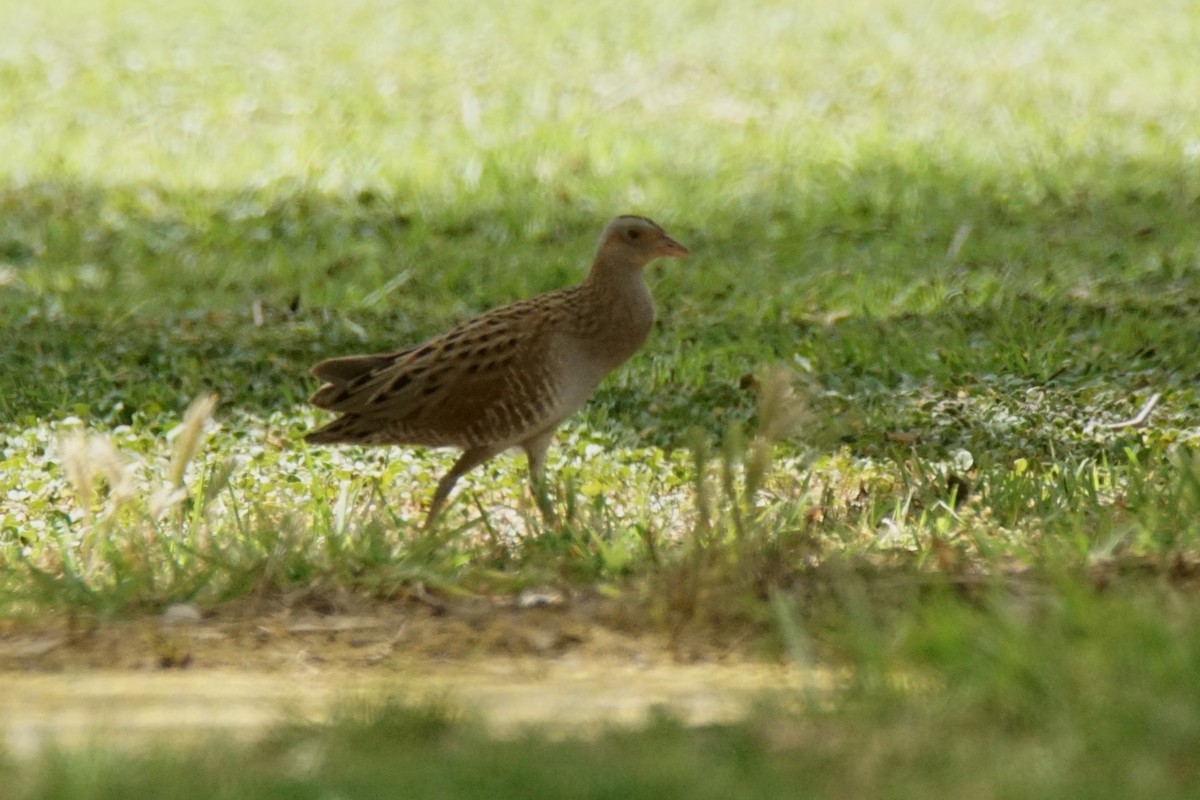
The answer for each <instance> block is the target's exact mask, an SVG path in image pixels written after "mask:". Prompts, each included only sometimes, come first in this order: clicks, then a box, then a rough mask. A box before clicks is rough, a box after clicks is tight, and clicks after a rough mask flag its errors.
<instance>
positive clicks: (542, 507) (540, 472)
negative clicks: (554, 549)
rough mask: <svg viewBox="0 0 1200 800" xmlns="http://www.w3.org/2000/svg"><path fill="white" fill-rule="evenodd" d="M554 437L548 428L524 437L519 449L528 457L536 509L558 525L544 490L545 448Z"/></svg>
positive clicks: (549, 522)
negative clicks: (529, 437) (529, 436)
mask: <svg viewBox="0 0 1200 800" xmlns="http://www.w3.org/2000/svg"><path fill="white" fill-rule="evenodd" d="M553 438H554V429H553V428H552V429H550V430H548V431H546V432H544V433H539V434H538V435H536V436H534V437H533V438H532V439H526V440H525V441H524V442H522V443H521V449H523V450H524V451H525V455H526V457H527V458H528V459H529V488H530V489H531V490H532V491H533V499H534V502H536V503H537V506H538V510H539V511H541V512H542V517H543V518H544V519H545V520H546V523H547V524H549V525H552V526H555V527H557V526H558V514H557V513H555V511H554V504H553V503H551V502H550V495H549V494H548V493H547V491H546V450H547V449H548V448H549V447H550V440H551V439H553Z"/></svg>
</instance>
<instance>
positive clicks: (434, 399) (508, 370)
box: [310, 293, 557, 431]
mask: <svg viewBox="0 0 1200 800" xmlns="http://www.w3.org/2000/svg"><path fill="white" fill-rule="evenodd" d="M552 294H557V293H552ZM551 299H552V298H551V297H550V296H549V295H543V296H541V297H540V298H533V299H532V300H527V301H522V302H519V303H514V304H512V305H509V306H504V307H502V308H499V309H495V310H494V311H492V312H489V313H487V314H484V315H483V316H480V317H476V318H475V319H472V320H469V321H467V322H464V323H462V324H460V325H458V326H456V327H454V328H452V329H451V330H449V331H447V332H446V333H444V334H442V335H440V336H437V337H434V338H433V339H430V340H429V341H427V342H425V343H423V344H421V345H417V346H416V347H410V348H408V349H405V350H401V351H398V352H396V353H389V354H383V355H368V356H349V357H346V358H336V359H330V360H328V361H323V362H321V363H320V364H318V365H317V366H316V367H314V368H313V374H314V375H316V376H317V377H319V378H322V379H324V380H326V381H328V383H326V384H325V385H324V386H322V387H321V388H320V389H318V390H317V391H316V392H315V393H314V394H313V396H312V397H311V398H310V402H311V403H312V404H313V405H315V406H317V407H319V408H324V409H328V410H330V411H336V412H340V413H343V414H351V415H354V416H355V417H358V418H359V420H360V421H361V422H363V423H368V424H369V423H371V422H375V423H377V424H379V425H381V426H387V427H389V428H393V429H398V430H411V431H416V430H429V431H453V430H461V429H462V426H465V425H469V424H470V423H471V422H472V421H474V420H476V419H479V418H480V417H482V416H483V415H484V414H486V413H487V411H488V409H489V408H491V407H493V406H494V405H495V404H496V403H497V402H498V401H499V400H500V399H502V397H503V396H504V394H505V392H506V391H507V392H509V393H511V391H512V390H511V389H509V388H506V387H510V386H512V385H514V383H528V382H529V376H530V375H532V374H536V373H539V372H540V371H541V367H542V365H541V360H543V359H544V350H545V342H546V336H545V334H546V330H545V329H546V328H547V327H548V326H550V325H552V324H553V323H554V322H555V315H554V314H545V313H538V311H539V309H538V308H535V307H534V305H535V304H536V305H541V306H542V307H543V308H545V307H546V305H545V304H546V303H547V301H549V300H551ZM553 306H554V304H553V303H552V302H551V303H550V307H551V308H553ZM531 388H533V387H531Z"/></svg>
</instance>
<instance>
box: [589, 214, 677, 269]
mask: <svg viewBox="0 0 1200 800" xmlns="http://www.w3.org/2000/svg"><path fill="white" fill-rule="evenodd" d="M688 252H689V251H688V249H687V248H686V247H684V246H683V245H681V244H680V243H679V242H677V241H675V240H674V239H672V238H671V237H670V236H668V235H667V232H666V231H664V230H663V229H662V228H661V227H660V226H659V225H658V224H657V223H655V222H652V221H651V220H648V219H646V218H645V217H635V216H631V215H629V216H621V217H617V218H616V219H614V220H613V221H612V222H610V223H608V227H606V228H605V229H604V233H602V234H601V235H600V248H599V250H598V251H597V253H596V257H597V258H598V259H599V258H603V259H604V260H606V261H610V262H614V261H615V262H620V263H625V264H629V265H630V266H634V267H637V268H639V269H640V268H641V267H644V266H645V265H646V264H648V263H650V262H651V261H653V260H654V259H656V258H661V257H664V256H675V257H677V258H683V257H684V256H686V255H688Z"/></svg>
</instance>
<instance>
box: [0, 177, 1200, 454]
mask: <svg viewBox="0 0 1200 800" xmlns="http://www.w3.org/2000/svg"><path fill="white" fill-rule="evenodd" d="M814 169H816V168H814ZM818 172H819V174H814V175H812V176H809V177H810V178H811V180H810V181H809V186H808V188H795V189H794V190H793V188H792V187H784V188H786V189H787V191H785V190H784V188H781V189H780V191H779V192H778V193H777V194H772V195H769V196H763V197H759V198H756V202H755V203H754V204H753V205H746V204H740V205H734V206H731V207H725V208H721V209H720V213H719V214H717V213H716V211H715V209H714V210H713V211H712V212H711V213H710V214H709V215H708V218H707V219H683V220H680V221H679V222H676V221H675V220H669V222H670V226H671V227H672V228H673V229H682V230H681V232H680V236H681V238H684V239H686V240H688V242H689V244H690V245H692V247H693V250H694V251H695V252H696V254H697V256H696V258H694V259H693V261H692V263H691V264H690V265H688V268H687V271H686V272H685V273H682V274H679V275H676V274H674V273H666V277H665V278H664V279H663V281H662V285H660V286H658V287H657V291H658V292H659V295H660V296H659V301H660V305H661V307H662V323H661V325H660V329H659V331H658V332H657V333H656V335H655V336H654V338H653V339H652V341H651V344H650V345H649V346H648V348H647V351H646V352H645V353H643V354H642V355H641V356H639V357H638V358H636V359H635V360H634V361H633V362H632V363H631V364H630V365H629V366H628V367H626V370H628V371H629V374H630V375H631V376H632V377H630V378H629V379H627V380H618V381H616V382H610V383H609V384H607V385H606V386H605V387H604V388H602V390H601V391H600V393H599V397H600V402H601V404H602V405H603V407H604V408H606V409H607V410H608V413H611V414H612V415H615V416H618V417H622V416H624V417H626V418H628V419H630V420H633V421H635V423H636V424H635V426H634V427H638V428H641V429H645V428H646V427H647V425H649V426H651V427H653V428H654V430H652V431H651V432H650V436H651V437H652V438H653V439H655V440H657V441H658V442H660V443H670V442H673V441H677V440H678V439H679V436H680V435H681V433H682V432H683V431H684V430H686V429H687V428H689V427H691V426H693V425H696V424H702V425H710V426H712V427H714V428H715V429H716V430H718V431H719V430H720V428H721V427H722V426H724V425H725V424H726V423H728V422H729V421H731V420H737V419H742V418H745V417H747V416H748V415H749V413H750V409H751V406H752V398H753V392H747V391H744V389H743V387H742V386H741V385H740V383H741V382H742V381H743V379H744V376H745V375H747V374H748V373H751V372H753V371H754V370H755V369H757V368H758V367H760V366H761V365H762V364H763V363H767V362H770V361H775V360H784V361H788V360H791V359H793V357H794V356H795V355H797V354H800V355H801V356H802V357H803V359H805V360H806V361H807V363H808V364H810V365H811V367H812V375H811V377H812V380H813V382H814V384H815V385H816V386H818V387H819V388H820V389H821V390H823V391H826V392H829V393H834V394H837V395H839V396H841V397H842V398H845V399H847V400H848V402H850V403H851V404H853V403H854V402H856V401H857V400H858V399H860V398H863V397H868V396H869V397H871V399H870V400H869V402H870V403H871V404H874V407H875V408H876V409H879V408H881V405H880V404H883V406H886V404H887V402H888V401H887V396H888V393H889V392H892V390H895V389H896V388H898V387H904V386H912V385H920V384H925V385H928V386H929V387H930V391H931V393H933V394H936V393H938V392H950V391H955V390H957V389H959V388H961V387H962V386H963V385H966V384H970V383H972V382H973V381H977V380H979V379H981V377H982V378H984V379H991V378H993V377H995V376H1010V377H1014V378H1016V379H1018V382H1020V383H1022V384H1023V385H1024V386H1026V387H1028V386H1038V385H1047V386H1055V385H1057V386H1060V387H1066V388H1068V389H1070V388H1071V387H1072V386H1079V385H1083V384H1084V383H1089V382H1097V381H1098V382H1105V383H1108V384H1110V385H1112V386H1114V387H1118V388H1123V390H1125V391H1127V392H1129V393H1133V392H1135V391H1137V390H1138V389H1140V388H1143V387H1152V386H1156V385H1164V386H1169V385H1178V384H1179V383H1180V382H1181V381H1194V379H1195V377H1196V369H1197V368H1196V366H1195V362H1194V357H1193V355H1194V343H1195V342H1196V341H1200V314H1197V310H1198V309H1200V285H1198V281H1197V276H1196V253H1197V243H1196V234H1195V226H1194V219H1195V210H1196V204H1197V198H1196V197H1195V196H1194V190H1192V189H1191V188H1189V185H1188V181H1187V179H1186V178H1187V176H1186V175H1179V174H1178V173H1177V171H1175V168H1174V167H1173V166H1168V165H1156V164H1146V163H1128V164H1123V165H1121V164H1118V165H1116V166H1113V165H1107V164H1105V165H1101V164H1093V163H1090V162H1087V163H1082V164H1081V165H1078V168H1077V169H1076V170H1075V171H1074V172H1069V173H1066V174H1065V176H1049V177H1047V179H1046V184H1045V185H1042V186H1038V187H1033V188H1027V189H1025V190H1023V191H1020V192H1017V191H1015V190H1014V189H1013V188H1012V187H1005V186H1000V185H996V184H995V182H994V181H990V180H988V179H986V178H983V177H979V176H975V175H971V174H962V175H948V174H944V173H937V172H936V171H930V170H928V169H925V170H922V171H913V170H910V169H906V168H905V167H903V166H900V165H888V164H880V165H878V166H877V167H875V168H874V169H872V170H870V171H869V172H864V173H860V174H856V175H852V176H846V175H844V174H842V173H840V172H838V170H837V169H836V167H834V166H830V167H828V168H825V169H824V171H820V170H818ZM1100 177H1103V178H1104V179H1103V180H1101V179H1100ZM683 183H684V184H687V185H692V184H693V183H694V180H691V179H687V178H684V180H683ZM834 189H836V190H837V191H836V192H834V191H833V190H834ZM411 195H412V193H410V192H406V190H405V189H404V187H394V188H392V189H383V188H381V189H379V190H377V191H375V190H364V191H358V192H356V193H348V194H346V195H344V196H339V195H331V194H326V193H320V192H316V191H313V190H311V189H309V188H307V187H305V186H303V185H295V186H286V185H276V186H271V187H266V188H262V189H247V190H246V191H243V192H228V193H217V192H208V193H204V192H183V193H180V192H177V191H172V190H167V189H164V188H162V187H155V186H145V185H136V186H117V187H99V186H87V185H81V184H77V183H61V184H57V183H42V184H34V185H27V186H8V187H0V212H2V213H3V215H4V222H3V225H2V226H0V257H2V258H3V259H4V261H5V262H7V263H8V264H9V265H10V267H9V274H10V278H11V276H12V275H15V276H16V280H15V282H14V281H12V280H10V281H9V282H10V284H12V285H15V286H17V287H20V288H19V289H13V288H11V287H10V288H9V289H6V290H5V291H6V292H7V295H8V296H7V297H3V296H0V315H2V316H3V317H4V318H5V328H6V333H7V335H6V336H5V337H3V340H2V341H0V363H4V364H5V365H6V369H5V370H4V371H3V373H2V374H0V413H2V414H3V416H4V417H5V418H7V419H17V420H25V419H28V418H31V417H32V418H54V417H62V416H66V415H72V414H74V415H80V416H89V417H92V418H98V419H101V420H104V421H106V422H109V423H114V424H119V423H122V422H129V421H130V420H131V419H132V417H133V415H134V413H135V412H136V411H139V410H143V411H145V410H148V411H151V412H153V411H154V410H155V409H169V410H172V411H173V412H177V411H179V410H182V409H183V408H184V407H185V406H186V404H187V402H188V401H189V400H190V399H191V398H193V397H194V396H196V395H198V394H200V393H203V392H209V391H215V392H217V393H219V394H220V395H221V397H222V399H223V402H224V403H225V404H227V405H231V406H236V407H238V408H241V409H245V410H248V411H251V412H263V413H265V412H271V411H275V410H280V409H287V408H290V407H293V406H295V405H296V404H299V403H302V402H303V401H304V398H305V397H306V396H307V394H308V393H309V391H311V389H312V388H313V387H314V385H315V381H314V380H312V379H310V378H308V377H307V369H308V367H309V365H311V364H312V363H314V362H315V361H317V360H319V359H321V358H324V357H328V356H331V355H335V354H345V353H351V352H372V351H380V350H388V349H393V348H395V347H397V346H400V345H402V344H405V343H410V342H414V341H418V340H419V339H421V338H422V337H424V336H426V335H429V334H432V333H435V332H437V330H439V329H440V328H441V327H442V326H444V325H445V324H448V323H450V322H452V321H454V320H456V319H460V318H463V317H465V316H468V315H470V314H472V313H476V312H478V311H481V310H483V309H485V308H487V307H489V306H491V305H495V304H498V303H501V302H505V301H508V300H511V299H516V298H518V297H521V296H524V295H527V294H530V293H533V292H537V291H542V290H546V289H549V288H553V287H555V286H560V285H563V284H566V283H569V282H571V281H573V280H575V279H576V277H577V276H578V272H579V269H580V267H579V262H580V261H581V260H583V259H586V253H587V252H588V251H589V250H590V247H591V240H592V237H594V235H595V230H596V229H597V228H598V226H599V224H600V223H601V222H602V218H603V217H604V216H607V212H606V213H603V214H598V213H596V212H595V211H594V210H593V209H591V208H588V207H586V206H585V204H581V203H577V202H576V203H572V202H569V201H561V200H556V199H553V198H546V197H545V196H544V193H533V192H531V194H530V195H529V196H530V197H535V198H540V199H535V200H526V201H525V202H524V204H518V203H514V204H512V205H507V206H504V207H480V208H474V209H472V210H468V207H467V206H466V205H462V206H456V207H451V208H445V209H439V210H435V211H434V212H430V211H428V210H426V211H424V212H422V213H418V212H417V211H416V210H415V208H416V207H417V206H416V204H415V200H414V198H413V197H412V196H411ZM626 210H636V209H613V210H612V211H626ZM435 220H436V221H435ZM965 223H971V224H972V225H973V228H972V229H973V230H974V231H975V232H974V233H972V234H969V235H970V236H971V237H972V238H971V240H970V242H969V243H968V245H967V246H966V247H964V248H963V250H962V252H961V253H960V254H956V255H955V256H953V257H952V256H950V255H948V253H947V243H948V242H952V241H953V240H954V239H955V237H956V235H958V234H959V233H961V232H962V231H965V230H968V229H967V228H964V227H963V226H964V224H965ZM529 230H534V231H535V232H534V233H532V234H530V233H528V231H529ZM964 235H966V234H964ZM1189 254H1190V255H1189ZM1189 258H1190V259H1191V260H1190V261H1189ZM747 262H755V263H756V264H762V263H764V262H769V263H771V264H775V265H776V267H777V268H778V269H779V270H780V271H782V270H783V269H784V268H785V267H784V265H787V266H786V270H787V280H781V279H780V278H781V275H780V274H779V273H778V272H776V273H774V274H772V273H771V271H770V270H769V269H762V268H756V269H748V268H747ZM529 265H532V266H529ZM523 267H525V268H523ZM532 267H536V269H533V268H532ZM851 284H853V285H852V286H850V285H851ZM848 286H850V288H847V287H848ZM914 292H916V293H917V294H920V293H922V292H923V294H921V298H923V299H921V298H917V299H914V296H915V295H914ZM902 298H907V299H902ZM930 298H932V299H930ZM889 301H890V302H889ZM256 307H257V309H258V311H257V312H256V311H255V308H256ZM809 308H812V309H813V310H814V311H815V312H817V316H819V313H820V312H821V311H823V310H830V309H835V310H836V308H845V309H846V315H845V316H842V317H840V318H839V319H837V320H836V321H832V322H828V323H826V322H819V321H814V317H812V316H809V315H807V314H806V313H805V310H806V309H809ZM333 309H338V310H337V311H334V310H333ZM256 317H259V319H258V320H256V319H255V318H256ZM256 321H258V322H261V324H256ZM894 399H895V402H900V403H908V402H911V398H910V397H908V396H906V395H903V394H900V395H895V396H894ZM830 408H831V409H834V406H830ZM835 410H836V409H835ZM710 412H711V413H710ZM902 416H903V412H902V410H900V409H892V410H891V411H888V410H887V409H886V408H884V409H883V410H882V411H881V412H880V413H879V414H877V415H876V416H875V417H874V418H873V421H874V422H876V423H879V422H883V423H885V424H886V422H887V420H888V419H889V418H892V417H902ZM848 436H849V440H851V441H852V440H854V438H855V436H854V434H853V433H851V434H848Z"/></svg>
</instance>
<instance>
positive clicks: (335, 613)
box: [0, 589, 825, 755]
mask: <svg viewBox="0 0 1200 800" xmlns="http://www.w3.org/2000/svg"><path fill="white" fill-rule="evenodd" d="M638 613H639V612H638V611H637V610H636V607H634V606H632V605H631V604H629V603H627V602H622V601H617V600H610V599H607V598H603V597H600V596H596V595H590V596H567V595H566V594H564V593H563V592H561V591H560V590H557V589H544V590H526V591H524V592H522V593H521V594H518V595H517V596H515V597H509V598H501V599H486V598H472V599H455V600H447V599H444V598H438V597H434V596H431V595H429V594H427V593H425V592H423V591H420V590H417V591H414V592H413V593H412V594H411V596H409V597H408V598H406V599H401V600H396V601H393V602H381V601H367V600H363V599H361V598H355V597H352V596H348V595H343V594H339V593H333V594H328V593H324V594H323V593H320V592H305V593H303V594H297V595H293V596H291V597H276V598H273V599H271V600H257V601H255V600H244V601H241V602H239V603H236V604H231V605H229V606H225V607H222V608H218V609H214V610H207V611H201V610H200V609H197V608H195V607H192V606H188V605H181V606H175V607H173V608H170V609H168V610H167V611H166V612H165V613H163V614H158V615H154V616H148V617H144V618H140V619H126V620H108V621H101V622H95V621H93V622H92V623H90V624H85V623H84V622H82V621H80V620H78V619H76V620H71V619H68V618H62V619H56V620H50V621H43V622H41V623H38V624H31V623H24V624H17V623H14V622H8V623H0V672H4V673H5V674H4V681H5V685H6V690H5V692H3V693H0V752H5V751H7V752H10V753H14V754H17V755H32V754H36V753H37V752H39V751H40V750H41V749H42V748H43V747H45V746H46V745H48V744H53V745H67V746H73V745H81V744H95V743H97V742H99V743H101V744H102V745H103V746H105V747H108V746H112V745H137V744H142V743H149V744H161V743H162V742H163V741H170V742H186V741H188V740H190V739H194V738H197V737H199V738H201V739H202V738H203V737H206V736H212V735H214V734H215V733H220V734H221V735H235V736H243V737H251V738H252V737H254V736H256V735H259V734H260V733H261V732H262V731H263V730H265V729H266V728H267V727H268V726H269V725H271V724H273V723H275V722H278V721H279V720H280V719H283V718H292V719H295V718H299V719H303V720H310V721H319V720H322V719H328V716H329V714H330V713H331V712H332V710H333V709H335V708H337V707H338V706H339V704H341V705H344V703H345V702H346V701H347V700H352V701H357V700H365V701H367V702H379V701H380V700H381V699H386V698H396V697H399V698H402V699H404V700H405V701H420V700H422V699H426V700H428V699H435V700H441V699H444V700H446V701H448V702H449V703H450V704H451V706H452V707H456V708H462V709H463V710H465V711H466V712H468V713H474V714H478V715H479V716H480V717H481V718H483V719H484V720H485V721H486V722H487V723H488V724H489V725H491V726H493V727H494V728H495V729H496V730H498V731H500V732H503V731H505V730H513V729H519V728H520V727H521V726H523V725H526V724H539V725H551V726H559V727H563V726H565V727H567V728H570V729H575V730H577V729H579V728H580V727H588V726H596V725H611V724H618V723H628V722H636V721H639V720H642V719H644V718H645V716H646V715H647V714H648V713H649V712H650V710H651V709H654V708H659V707H666V708H669V709H671V710H672V711H673V712H674V713H676V714H678V715H680V716H681V717H683V718H686V719H690V720H693V721H696V722H709V721H714V720H720V719H729V718H732V717H735V716H737V715H738V714H741V713H745V711H746V710H747V709H748V708H749V707H750V705H751V704H752V703H753V702H754V701H755V700H756V699H757V698H759V697H761V696H762V694H763V693H764V692H770V691H774V690H778V689H782V688H789V687H795V686H796V685H797V683H798V682H799V681H803V682H805V683H806V685H811V682H812V681H813V680H814V679H815V680H818V681H819V682H822V683H823V682H824V681H825V678H824V677H818V676H814V675H806V676H800V675H799V674H798V673H797V671H795V670H793V669H788V668H786V667H784V666H781V665H779V664H777V663H763V662H762V661H753V660H748V659H746V658H745V657H744V655H743V654H739V653H740V651H743V650H744V649H745V643H744V642H743V643H742V645H741V646H732V645H731V646H728V647H726V648H724V649H721V648H717V647H715V646H713V645H712V644H711V642H709V641H708V639H707V637H705V639H704V644H700V641H701V640H700V639H699V638H697V641H696V643H693V644H690V645H683V644H681V643H680V642H679V641H675V642H670V641H668V640H667V638H666V637H664V636H662V635H661V634H660V633H659V632H657V631H656V630H654V626H652V625H649V624H647V622H646V620H644V619H641V618H639V617H638Z"/></svg>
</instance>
